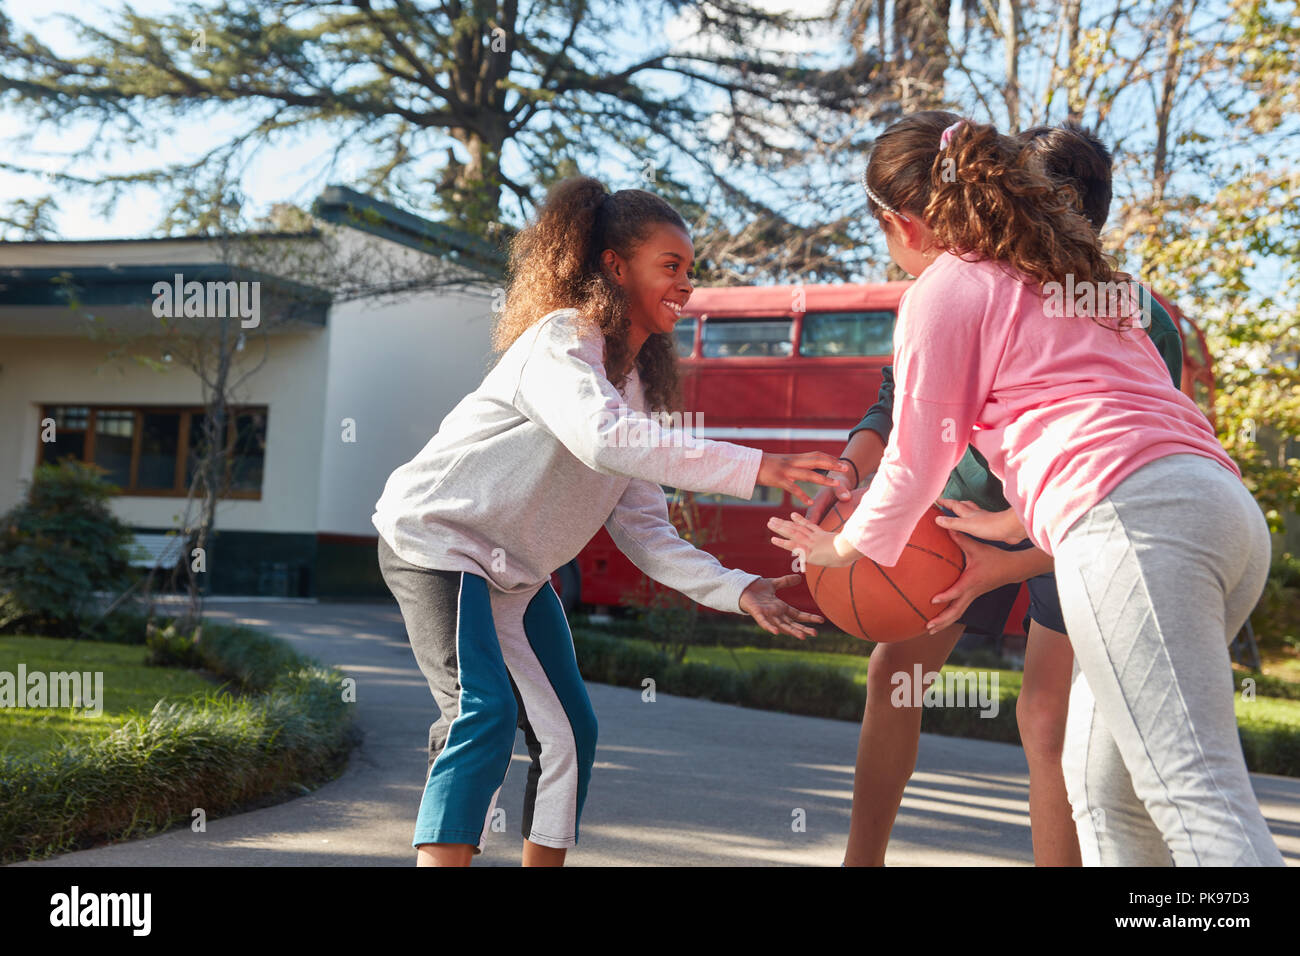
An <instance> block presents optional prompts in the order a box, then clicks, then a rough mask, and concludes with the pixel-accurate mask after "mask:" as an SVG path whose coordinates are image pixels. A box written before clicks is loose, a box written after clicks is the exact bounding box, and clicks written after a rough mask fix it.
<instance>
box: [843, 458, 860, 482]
mask: <svg viewBox="0 0 1300 956" xmlns="http://www.w3.org/2000/svg"><path fill="white" fill-rule="evenodd" d="M839 460H840V461H847V462H848V463H849V467H851V468H852V469H853V487H854V488H856V487H857V486H858V484H859V483H860V482H861V481H862V477H861V476H860V475H859V474H858V466H857V465H855V464H853V459H852V458H845V457H844V456H843V455H841V456H840V458H839Z"/></svg>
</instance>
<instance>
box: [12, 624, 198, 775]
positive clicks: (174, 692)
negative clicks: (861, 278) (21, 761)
mask: <svg viewBox="0 0 1300 956" xmlns="http://www.w3.org/2000/svg"><path fill="white" fill-rule="evenodd" d="M148 653H149V651H148V648H146V647H144V645H140V644H136V645H127V644H104V643H100V642H98V641H69V640H59V639H55V638H47V637H0V671H8V672H9V673H10V674H13V675H14V678H15V680H16V679H17V674H18V664H19V663H20V662H21V663H22V664H24V665H25V666H26V668H27V673H28V674H31V673H32V672H34V671H45V672H50V671H82V672H84V671H91V672H92V673H93V672H95V671H102V672H103V674H104V683H103V696H102V700H101V701H100V705H101V707H102V712H101V713H100V714H99V716H97V717H94V716H89V715H85V714H83V712H81V711H74V710H72V709H71V708H68V707H61V708H53V707H23V708H20V707H0V741H3V744H2V745H0V753H6V754H10V755H13V756H22V755H23V754H26V753H34V752H40V751H48V750H52V749H53V748H54V747H55V746H56V745H57V744H58V743H59V742H60V740H63V739H69V740H78V741H88V740H94V739H95V738H98V737H103V736H105V735H107V734H109V733H111V732H112V731H113V729H114V728H116V727H117V726H119V725H120V724H121V722H122V720H123V719H125V717H126V716H127V715H128V714H129V713H131V712H132V711H138V712H141V713H148V712H149V711H150V710H151V709H153V705H154V704H155V703H157V702H158V700H160V699H161V698H164V697H166V698H168V699H169V700H182V699H186V698H202V697H204V696H206V695H207V694H208V693H210V692H211V691H213V690H214V689H215V688H216V687H217V684H216V683H214V682H213V681H210V680H208V679H207V678H204V677H203V676H201V675H199V674H196V673H195V672H194V671H189V670H182V669H179V668H174V667H147V666H145V663H144V661H145V657H146V656H147V655H148ZM92 686H93V685H92Z"/></svg>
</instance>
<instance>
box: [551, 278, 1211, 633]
mask: <svg viewBox="0 0 1300 956" xmlns="http://www.w3.org/2000/svg"><path fill="white" fill-rule="evenodd" d="M910 285H911V282H910V281H909V282H885V283H878V284H870V285H850V284H839V285H809V286H741V287H731V288H722V289H697V290H696V291H695V293H694V295H692V296H691V299H690V301H689V302H688V303H687V307H686V308H685V309H683V310H682V319H681V321H680V322H679V323H678V325H677V330H676V335H677V351H678V355H679V357H680V361H681V370H682V392H683V408H684V409H685V410H687V411H690V412H692V413H694V414H693V422H694V424H695V425H696V427H695V428H693V429H692V433H693V434H695V435H697V436H698V437H702V438H715V439H721V440H724V441H733V442H736V443H738V444H742V445H749V446H752V447H756V448H761V449H762V450H764V451H768V452H779V453H785V454H788V453H792V452H801V451H825V452H828V453H830V454H832V455H838V454H839V453H840V451H841V450H842V449H843V447H844V444H845V442H846V441H847V438H848V432H849V429H850V428H852V427H853V426H854V425H856V424H857V423H858V422H859V421H861V419H862V415H863V414H864V413H865V412H866V410H867V408H868V407H870V406H871V405H872V404H873V403H874V402H875V400H876V394H877V392H878V390H879V388H880V384H881V369H882V368H884V367H885V366H886V365H889V364H890V362H891V361H892V351H893V334H894V322H895V319H896V318H897V314H898V303H899V300H900V299H901V298H902V295H903V293H904V292H905V291H906V290H907V288H908V287H909V286H910ZM1157 298H1158V299H1159V301H1160V303H1161V304H1162V305H1163V306H1164V307H1165V309H1166V310H1167V311H1168V312H1169V314H1170V315H1171V316H1172V317H1173V318H1174V321H1175V322H1176V323H1177V324H1178V326H1179V330H1180V332H1181V333H1182V339H1183V391H1184V392H1185V393H1186V394H1187V395H1189V396H1190V397H1192V398H1193V399H1194V400H1195V401H1197V403H1198V404H1199V405H1200V406H1201V408H1202V409H1204V410H1205V411H1206V413H1207V415H1208V414H1212V412H1213V401H1214V375H1213V368H1212V366H1211V363H1210V356H1209V350H1208V347H1207V346H1206V343H1205V337H1204V336H1203V335H1202V334H1201V332H1200V330H1199V329H1198V328H1196V326H1195V325H1193V324H1192V322H1191V321H1190V320H1188V319H1187V318H1186V317H1184V316H1183V315H1182V314H1181V313H1180V312H1179V311H1178V310H1177V309H1175V308H1174V307H1173V306H1172V304H1170V303H1168V302H1166V301H1165V300H1164V299H1163V298H1161V297H1159V296H1157ZM818 488H819V486H817V485H808V486H807V488H806V489H805V490H807V491H808V492H809V494H810V495H815V494H816V492H817V490H818ZM665 491H666V492H667V493H668V495H669V496H670V500H671V499H672V498H673V497H675V496H677V495H681V494H683V493H682V492H679V491H677V489H672V488H665ZM692 497H693V498H694V501H695V504H696V506H697V510H698V515H699V518H700V525H701V527H702V528H704V529H706V530H707V531H711V532H712V534H713V536H714V539H713V540H711V541H709V540H706V541H705V543H703V544H701V547H703V548H704V549H705V550H707V551H709V552H710V553H712V554H714V555H715V556H717V558H718V559H719V560H720V561H721V562H722V563H723V564H724V565H726V566H727V567H731V568H742V569H743V570H745V571H749V572H751V573H754V574H761V575H763V576H765V577H779V576H780V575H783V574H788V573H789V572H790V568H791V559H790V554H789V552H787V551H784V550H782V549H780V548H777V547H776V546H775V545H773V544H772V543H771V537H772V536H771V532H770V531H769V530H768V528H767V519H768V518H769V517H770V516H771V515H773V514H781V515H783V516H785V515H788V514H789V513H790V512H791V511H799V512H802V511H803V510H804V507H805V506H804V505H803V504H802V503H800V502H798V501H797V500H795V499H793V498H792V497H791V496H790V495H789V494H788V493H786V492H783V491H780V490H778V489H772V488H765V487H761V486H760V487H758V488H757V489H756V490H755V493H754V497H753V498H752V499H750V500H748V501H746V500H742V499H739V498H731V497H729V496H725V495H704V494H692ZM643 578H644V575H642V573H641V572H640V571H639V570H638V569H637V568H636V567H635V566H634V565H633V564H632V563H631V562H630V561H629V560H628V559H627V558H626V557H624V556H623V554H622V552H620V551H619V550H618V548H617V547H616V546H615V545H614V542H613V540H612V539H611V538H610V536H609V534H608V533H607V532H605V531H604V530H603V529H602V530H601V531H600V532H599V533H598V534H597V535H596V537H595V538H594V539H592V542H591V543H590V544H589V545H588V546H587V547H586V548H585V549H583V551H582V553H581V554H580V555H579V556H578V558H577V560H576V561H575V562H573V563H571V564H570V565H568V566H566V567H565V568H563V569H561V570H560V571H558V572H557V573H556V575H555V577H554V579H553V580H554V583H555V585H556V589H557V590H558V591H560V592H561V595H562V597H563V599H564V603H565V604H566V606H569V607H575V606H578V605H582V606H587V607H598V608H604V607H618V606H625V605H628V604H630V603H636V598H635V597H633V595H635V594H636V593H637V591H638V585H640V584H641V583H642V581H643ZM781 596H782V598H783V599H784V600H785V601H787V602H788V603H790V604H793V605H795V606H797V607H800V608H803V609H805V610H810V611H815V610H816V606H815V605H814V604H813V601H812V597H811V595H810V594H809V592H808V589H807V587H806V586H805V585H804V584H800V585H798V586H797V587H794V588H790V589H788V590H786V591H783V592H781ZM1025 603H1027V594H1026V593H1025V592H1023V590H1022V594H1021V600H1020V602H1019V603H1018V604H1017V607H1016V608H1015V609H1013V611H1012V613H1011V617H1010V620H1009V622H1008V631H1007V632H1008V633H1012V634H1016V633H1021V630H1020V620H1021V618H1022V617H1023V605H1024V604H1025ZM706 610H708V609H706Z"/></svg>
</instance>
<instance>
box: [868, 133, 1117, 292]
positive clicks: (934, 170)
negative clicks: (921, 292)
mask: <svg viewBox="0 0 1300 956" xmlns="http://www.w3.org/2000/svg"><path fill="white" fill-rule="evenodd" d="M959 119H961V117H959V116H957V115H956V114H954V113H948V112H945V111H943V110H926V111H923V112H918V113H913V114H912V115H910V116H907V117H904V118H903V119H901V120H899V121H898V122H897V123H895V124H893V125H892V126H890V127H889V129H887V130H885V132H884V133H882V134H881V135H880V137H879V138H878V139H877V140H876V143H875V145H874V147H873V148H872V152H871V159H870V161H869V163H868V165H867V172H866V183H867V186H868V187H870V189H871V191H872V192H874V193H875V194H876V195H877V196H879V197H880V198H881V199H883V200H884V201H885V202H886V203H888V204H889V205H890V206H892V207H893V208H894V209H896V210H900V211H903V212H904V213H905V214H911V215H914V216H919V217H920V218H921V219H922V220H924V222H925V223H926V224H927V225H928V226H929V227H930V230H931V232H932V233H933V234H934V237H935V240H936V241H937V242H938V243H939V244H940V245H941V246H942V247H943V248H944V249H946V250H948V251H950V252H953V253H954V254H957V255H961V256H962V257H963V258H967V259H991V260H995V261H998V262H1001V263H1004V264H1005V265H1007V266H1009V267H1011V268H1013V269H1015V270H1017V271H1018V272H1020V273H1021V274H1022V275H1024V276H1027V277H1029V278H1030V279H1032V280H1033V281H1035V282H1036V283H1038V284H1039V285H1040V286H1042V285H1045V284H1047V283H1049V282H1060V283H1062V284H1064V283H1065V281H1066V279H1065V277H1066V276H1067V275H1073V277H1074V282H1075V285H1076V286H1079V285H1081V284H1083V283H1103V282H1122V281H1127V280H1128V279H1129V276H1128V275H1127V274H1125V273H1121V272H1117V271H1116V269H1115V263H1114V260H1113V259H1112V258H1111V257H1109V256H1107V255H1106V254H1105V253H1104V252H1103V251H1102V249H1101V246H1100V244H1099V240H1098V237H1097V232H1096V230H1095V229H1094V228H1093V226H1092V224H1091V223H1090V222H1089V221H1088V220H1087V219H1086V218H1085V217H1084V215H1083V214H1082V212H1081V211H1080V209H1079V206H1078V205H1077V202H1076V196H1075V194H1074V191H1073V190H1072V189H1062V188H1061V187H1060V184H1058V183H1056V182H1054V181H1053V180H1052V179H1051V178H1050V177H1049V176H1048V174H1047V173H1046V172H1045V171H1044V170H1043V168H1042V165H1041V163H1040V162H1039V161H1038V158H1037V157H1036V156H1035V155H1034V153H1035V151H1033V150H1027V149H1025V148H1024V146H1025V144H1024V143H1023V142H1022V141H1019V140H1017V139H1014V138H1012V137H1009V136H1004V135H1002V134H1001V133H999V132H998V131H997V130H996V129H995V128H994V127H992V126H989V125H987V124H983V123H972V122H971V121H969V120H965V121H963V122H962V124H961V126H959V127H958V128H957V129H956V131H955V132H954V133H953V135H952V138H951V140H950V142H949V145H948V146H947V147H946V148H943V149H941V148H940V138H941V136H942V135H943V131H944V130H945V129H946V128H947V127H949V126H951V125H952V124H954V123H956V122H957V121H958V120H959ZM868 204H869V208H870V210H871V212H872V214H873V215H875V216H876V217H877V218H879V216H880V214H881V211H882V209H881V206H880V205H879V204H878V203H876V202H875V201H874V200H872V199H871V198H870V196H868Z"/></svg>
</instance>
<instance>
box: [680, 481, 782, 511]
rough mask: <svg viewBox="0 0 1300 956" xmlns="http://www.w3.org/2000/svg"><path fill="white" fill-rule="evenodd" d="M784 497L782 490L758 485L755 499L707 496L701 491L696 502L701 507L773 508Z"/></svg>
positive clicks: (755, 489)
mask: <svg viewBox="0 0 1300 956" xmlns="http://www.w3.org/2000/svg"><path fill="white" fill-rule="evenodd" d="M784 497H785V491H784V490H782V489H781V488H769V487H767V485H756V486H755V487H754V497H752V498H736V497H733V496H732V495H715V494H705V493H704V492H699V491H697V492H696V493H695V501H696V503H697V504H701V505H748V506H757V505H766V506H768V507H771V506H772V505H779V504H780V503H781V499H782V498H784Z"/></svg>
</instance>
